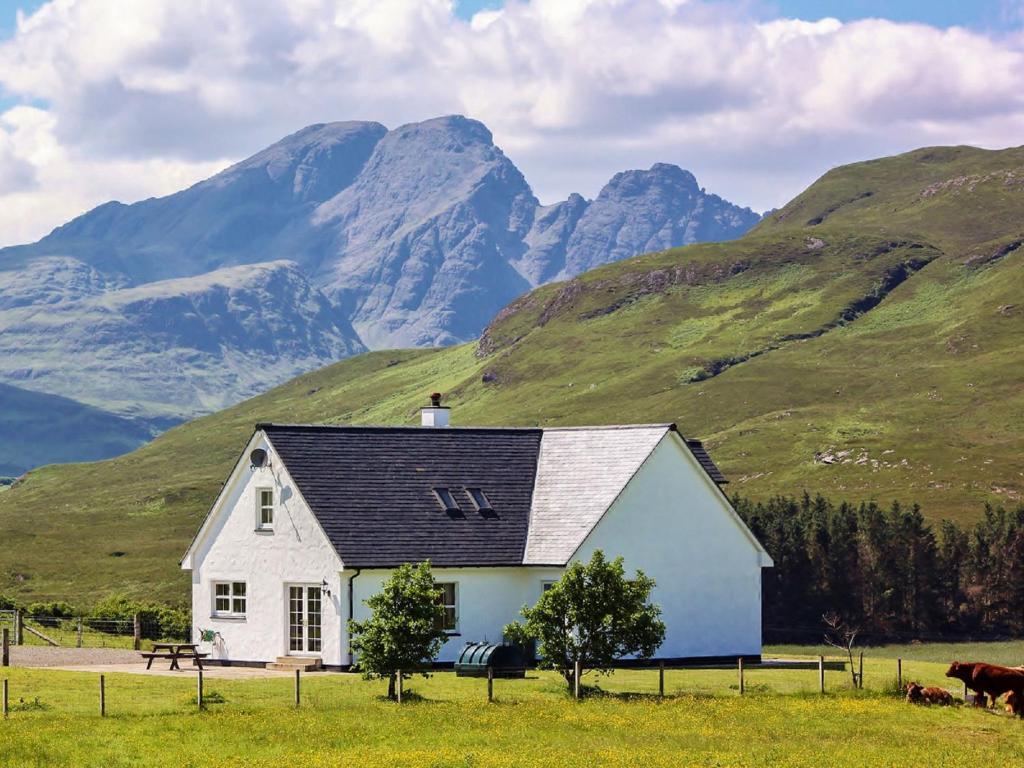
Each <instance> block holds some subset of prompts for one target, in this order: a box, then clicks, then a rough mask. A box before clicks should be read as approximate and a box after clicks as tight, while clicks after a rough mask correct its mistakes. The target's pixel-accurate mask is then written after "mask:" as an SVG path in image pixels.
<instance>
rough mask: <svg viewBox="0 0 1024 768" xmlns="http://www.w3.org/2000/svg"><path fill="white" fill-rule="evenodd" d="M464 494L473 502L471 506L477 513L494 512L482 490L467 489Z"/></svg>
mask: <svg viewBox="0 0 1024 768" xmlns="http://www.w3.org/2000/svg"><path fill="white" fill-rule="evenodd" d="M466 493H467V494H469V498H470V500H471V501H472V502H473V506H474V507H476V511H477V512H493V511H494V507H492V506H491V501H490V499H488V498H487V495H486V494H485V493H484V492H483V489H482V488H467V489H466Z"/></svg>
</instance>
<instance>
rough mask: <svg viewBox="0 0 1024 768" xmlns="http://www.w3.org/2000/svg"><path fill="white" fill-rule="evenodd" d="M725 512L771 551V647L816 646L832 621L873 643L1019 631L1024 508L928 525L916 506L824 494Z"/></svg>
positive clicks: (767, 591) (766, 582) (1023, 615)
mask: <svg viewBox="0 0 1024 768" xmlns="http://www.w3.org/2000/svg"><path fill="white" fill-rule="evenodd" d="M733 503H734V505H735V506H736V509H737V510H738V511H739V513H740V515H741V516H742V517H743V519H744V520H746V522H747V524H748V525H749V526H750V528H751V530H752V531H753V532H754V534H755V535H756V536H757V537H758V539H760V541H761V542H762V544H764V546H765V548H766V549H767V550H768V552H769V553H770V554H771V556H772V559H773V560H774V561H775V567H774V568H769V569H766V570H765V571H764V572H763V590H764V636H765V640H766V641H768V642H813V641H816V640H820V639H821V636H822V633H823V631H824V629H825V626H824V623H823V620H822V617H823V616H824V615H825V614H826V613H835V614H838V615H839V616H840V617H842V619H843V621H844V622H845V623H846V624H847V625H848V626H851V627H857V628H859V629H860V630H861V638H862V639H863V640H865V641H866V642H869V643H880V642H885V641H907V640H914V639H920V640H936V639H945V638H949V639H960V638H962V639H968V638H972V639H984V638H998V637H1005V636H1008V635H1017V636H1019V635H1021V634H1022V633H1024V505H1022V506H1018V507H1017V508H1016V509H1014V510H1012V511H1010V510H1006V509H1004V508H1002V507H992V506H986V507H985V512H984V515H983V516H982V518H981V519H980V520H979V521H978V522H977V523H975V524H974V525H973V526H972V527H970V528H964V527H962V526H960V525H958V524H956V523H954V522H951V521H948V520H944V521H943V522H942V523H941V524H940V525H939V526H938V528H937V529H936V528H934V527H933V526H932V525H931V524H929V522H928V521H926V520H925V518H924V516H923V515H922V514H921V509H920V507H919V506H918V505H916V504H915V505H913V506H911V507H906V506H901V505H900V504H899V503H895V502H894V503H893V504H892V506H890V507H889V508H884V507H881V506H879V505H878V504H876V503H874V502H871V503H861V504H859V505H854V504H850V503H846V502H842V503H837V502H834V501H832V500H829V499H826V498H824V497H822V496H816V497H812V496H810V495H809V494H806V493H805V494H804V495H803V496H802V497H799V498H792V497H782V496H778V497H774V498H772V499H770V500H768V501H763V502H760V501H759V502H753V501H750V500H747V499H743V498H740V497H735V498H734V499H733Z"/></svg>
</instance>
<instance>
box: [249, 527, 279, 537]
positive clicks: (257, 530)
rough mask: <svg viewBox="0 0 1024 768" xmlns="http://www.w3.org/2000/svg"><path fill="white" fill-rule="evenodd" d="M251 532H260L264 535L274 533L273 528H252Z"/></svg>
mask: <svg viewBox="0 0 1024 768" xmlns="http://www.w3.org/2000/svg"><path fill="white" fill-rule="evenodd" d="M253 533H261V534H263V535H264V536H269V535H271V534H273V533H274V529H273V528H254V529H253Z"/></svg>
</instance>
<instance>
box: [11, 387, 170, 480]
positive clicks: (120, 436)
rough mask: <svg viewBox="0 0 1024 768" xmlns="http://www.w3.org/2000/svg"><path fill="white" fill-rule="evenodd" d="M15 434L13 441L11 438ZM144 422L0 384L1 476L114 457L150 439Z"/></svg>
mask: <svg viewBox="0 0 1024 768" xmlns="http://www.w3.org/2000/svg"><path fill="white" fill-rule="evenodd" d="M14 436H17V438H18V439H17V440H11V439H10V438H12V437H14ZM151 436H152V435H151V433H150V432H149V430H148V429H147V427H146V426H145V425H144V424H140V423H139V422H135V421H132V420H131V419H126V418H123V417H121V416H116V415H114V414H112V413H107V412H105V411H101V410H100V409H99V408H93V407H92V406H89V405H84V404H83V403H79V402H75V401H74V400H69V399H68V398H66V397H59V396H57V395H48V394H46V393H43V392H33V391H30V390H27V389H21V388H20V387H12V386H10V385H8V384H0V476H4V475H8V476H11V477H15V476H17V475H20V474H21V473H22V472H24V471H25V470H26V469H27V468H28V467H35V466H39V465H40V464H47V463H52V462H62V461H82V460H83V459H85V460H88V459H99V458H107V457H108V456H116V455H118V454H119V453H125V452H127V451H130V450H132V449H133V448H137V447H138V446H140V445H141V444H142V443H144V442H146V441H147V440H149V439H150V437H151Z"/></svg>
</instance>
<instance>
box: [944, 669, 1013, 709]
mask: <svg viewBox="0 0 1024 768" xmlns="http://www.w3.org/2000/svg"><path fill="white" fill-rule="evenodd" d="M946 677H955V678H956V679H957V680H963V681H964V683H965V684H966V685H967V687H968V688H970V689H971V690H972V691H974V692H975V694H977V695H976V697H975V703H977V704H978V706H986V704H987V701H986V697H988V698H990V699H991V700H992V704H993V705H995V703H996V699H998V698H999V697H1000V696H1002V695H1003V694H1004V693H1013V694H1014V701H1020V698H1018V697H1024V671H1021V670H1019V669H1013V668H1011V667H1000V666H997V665H996V664H981V663H977V662H968V663H961V662H959V661H954V662H953V663H952V664H950V665H949V669H948V670H946ZM1018 708H1020V707H1019V705H1018Z"/></svg>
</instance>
